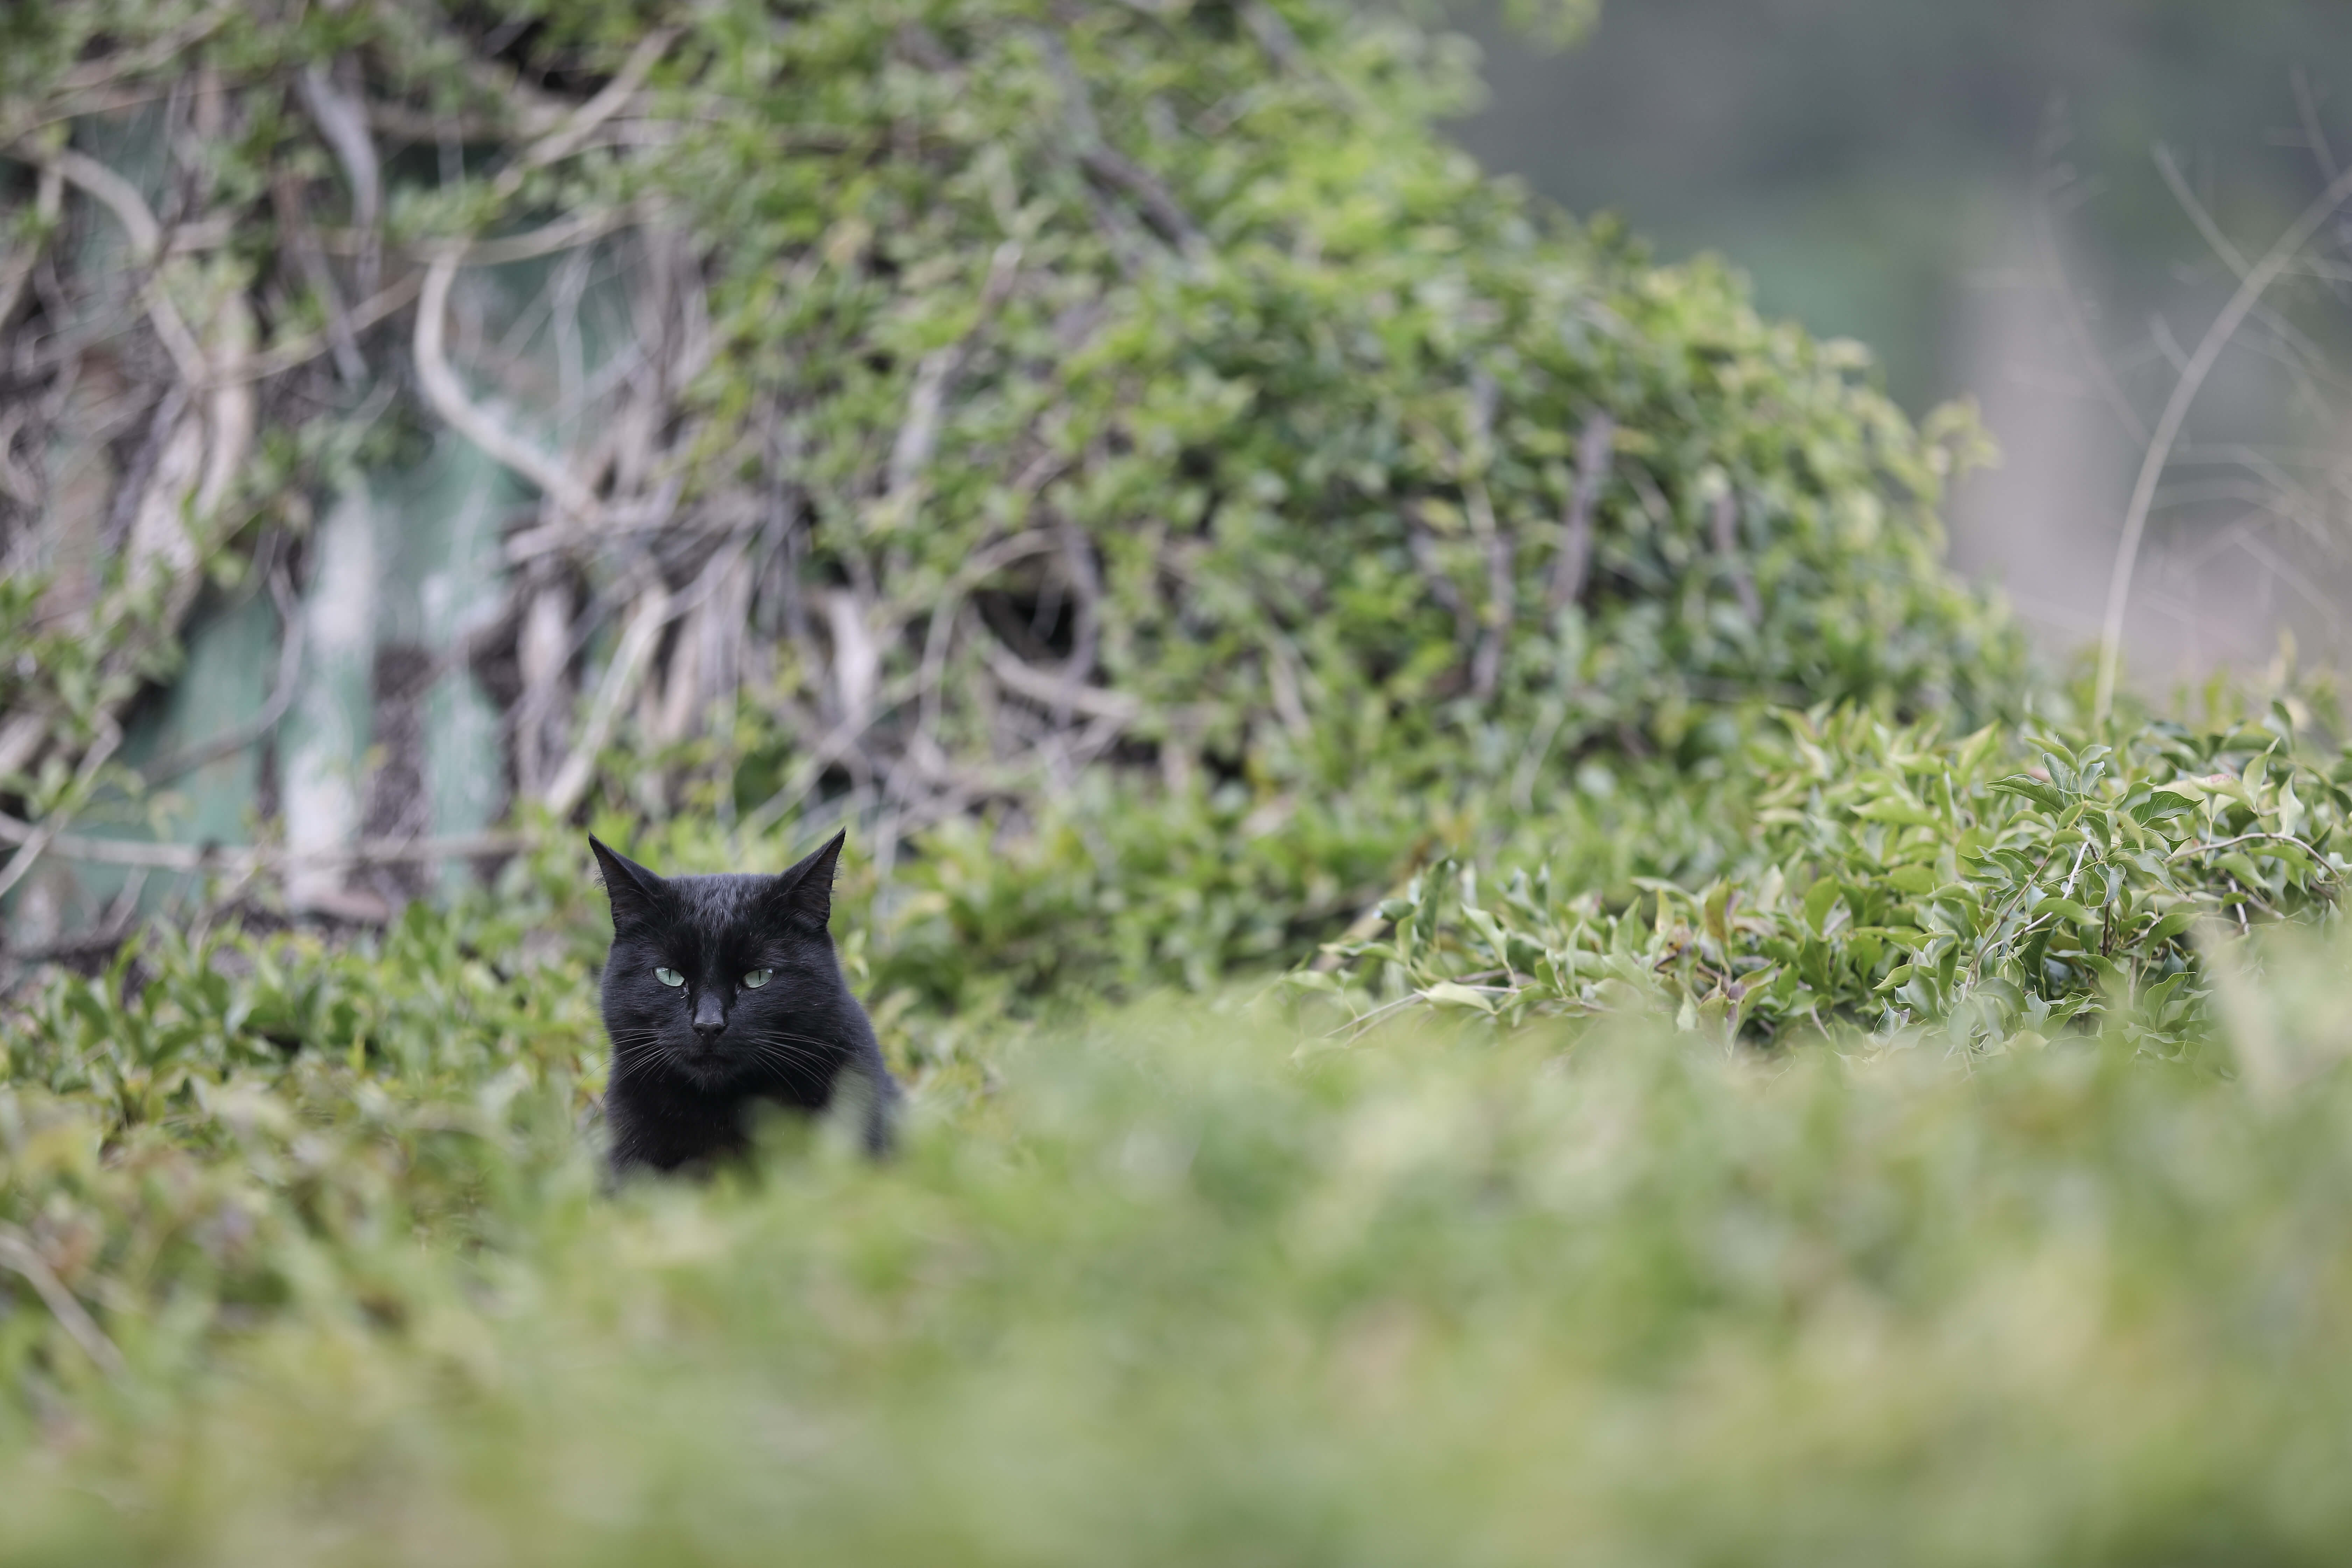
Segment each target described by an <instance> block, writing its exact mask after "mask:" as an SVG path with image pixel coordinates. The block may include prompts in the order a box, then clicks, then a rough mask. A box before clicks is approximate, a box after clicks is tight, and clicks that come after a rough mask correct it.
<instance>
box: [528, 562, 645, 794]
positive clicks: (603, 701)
mask: <svg viewBox="0 0 2352 1568" xmlns="http://www.w3.org/2000/svg"><path fill="white" fill-rule="evenodd" d="M669 618H670V596H669V593H668V591H667V589H665V588H663V587H662V586H661V585H660V584H655V585H654V586H653V587H651V588H648V589H647V590H646V592H645V593H644V595H641V596H640V597H639V598H638V600H637V608H636V612H635V614H634V615H632V616H630V617H629V624H628V626H626V627H625V628H624V629H623V631H622V633H621V646H620V647H618V648H616V649H614V653H613V662H612V663H610V664H608V665H606V666H605V667H604V678H603V679H601V680H599V681H598V682H597V684H596V696H595V700H593V702H592V703H591V704H590V706H589V709H588V721H587V723H586V724H585V725H584V726H583V728H582V730H581V732H580V740H579V743H578V744H576V745H574V746H573V747H572V754H571V755H570V756H568V757H566V758H564V759H563V765H562V767H560V768H558V769H556V770H555V779H554V782H553V783H551V784H549V785H548V786H547V795H546V796H545V797H544V804H545V805H546V806H547V809H548V810H549V811H550V812H551V813H552V814H553V815H554V816H558V817H562V816H569V815H570V814H571V811H572V807H573V806H575V805H579V804H580V797H581V796H582V795H586V794H587V793H588V784H589V778H590V775H591V774H592V773H593V770H594V768H595V766H596V756H597V753H598V752H602V751H603V750H604V742H606V741H607V740H608V739H610V738H611V736H612V733H613V725H614V722H615V721H617V720H618V719H619V718H620V716H621V710H622V709H623V708H624V707H625V706H626V705H627V703H628V700H629V699H630V697H631V696H633V695H634V694H635V691H636V688H637V682H638V680H639V679H640V678H641V677H643V675H644V674H645V668H646V661H647V660H649V659H650V658H652V657H653V652H654V645H655V644H656V642H657V641H659V640H660V637H661V630H662V627H663V626H667V625H668V624H669Z"/></svg>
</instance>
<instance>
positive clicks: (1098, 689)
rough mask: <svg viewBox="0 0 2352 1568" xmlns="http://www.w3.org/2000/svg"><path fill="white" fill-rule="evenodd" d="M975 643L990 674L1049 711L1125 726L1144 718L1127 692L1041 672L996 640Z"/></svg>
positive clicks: (1048, 672) (1134, 699) (1140, 705)
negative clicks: (1073, 714)
mask: <svg viewBox="0 0 2352 1568" xmlns="http://www.w3.org/2000/svg"><path fill="white" fill-rule="evenodd" d="M975 640H977V641H978V643H979V644H980V657H981V658H982V661H983V662H985V663H986V664H987V666H988V668H989V673H991V674H992V675H993V676H995V677H996V679H999V680H1001V681H1003V683H1004V684H1005V686H1006V687H1008V688H1010V689H1012V690H1013V691H1014V692H1015V693H1017V694H1018V695H1020V696H1023V697H1025V698H1027V699H1029V700H1030V701H1032V702H1035V703H1038V704H1039V705H1041V706H1043V707H1045V708H1048V709H1055V708H1061V709H1067V710H1071V711H1073V712H1078V713H1086V714H1090V715H1092V716H1093V717H1095V718H1097V719H1109V720H1112V721H1116V722H1118V723H1121V724H1131V723H1133V722H1134V721H1136V720H1137V719H1139V718H1140V717H1142V715H1143V704H1142V702H1141V701H1139V700H1137V699H1136V698H1134V697H1131V696H1129V694H1128V693H1126V692H1124V691H1114V690H1111V689H1109V688H1108V687H1102V686H1086V685H1082V684H1080V683H1079V682H1077V681H1075V680H1072V679H1069V678H1068V677H1066V676H1061V675H1055V674H1054V673H1052V672H1051V671H1049V670H1043V669H1039V668H1037V667H1036V666H1034V665H1033V664H1027V663H1024V662H1023V661H1022V660H1021V659H1019V658H1015V657H1013V652H1012V650H1011V649H1009V648H1007V647H1004V645H1003V644H1002V643H1000V642H998V641H997V640H996V639H995V638H994V637H988V636H985V635H982V637H979V638H977V639H975Z"/></svg>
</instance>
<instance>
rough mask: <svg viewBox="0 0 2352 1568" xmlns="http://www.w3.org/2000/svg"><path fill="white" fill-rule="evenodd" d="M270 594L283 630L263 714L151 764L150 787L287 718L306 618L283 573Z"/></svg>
mask: <svg viewBox="0 0 2352 1568" xmlns="http://www.w3.org/2000/svg"><path fill="white" fill-rule="evenodd" d="M269 594H270V597H271V598H272V599H274V600H276V601H277V605H278V626H279V628H280V630H279V633H278V636H279V638H280V641H279V645H278V681H277V684H276V686H275V687H274V688H273V689H271V691H270V693H269V700H268V702H266V703H264V704H263V705H262V710H261V711H260V712H259V713H257V714H256V715H255V716H254V717H253V718H251V719H249V720H247V721H246V722H245V723H242V724H239V725H237V726H236V727H235V728H233V729H231V730H229V731H226V732H225V733H223V734H219V735H215V736H214V737H213V738H212V739H211V740H209V741H205V742H202V743H200V744H198V745H194V746H191V747H188V748H186V749H185V750H183V751H180V752H174V753H173V754H172V755H171V756H168V757H165V758H164V759H163V761H162V762H160V763H150V764H149V765H148V766H147V767H146V768H144V769H142V774H143V776H144V777H145V779H146V781H147V783H148V784H149V786H150V787H152V786H153V785H156V784H162V783H163V782H164V781H165V780H167V779H175V778H178V777H179V776H180V775H181V774H182V773H194V771H195V770H196V769H198V768H201V767H204V766H205V765H207V764H208V763H216V762H218V761H219V760H220V759H221V758H223V757H226V756H232V755H234V754H236V752H241V751H243V750H245V749H246V748H247V746H250V745H252V744H253V743H254V742H256V741H258V740H260V739H261V738H262V737H263V736H264V735H267V734H268V733H269V731H272V730H275V729H276V728H278V721H280V720H282V719H284V718H285V717H286V710H287V709H288V708H289V707H291V706H292V705H293V702H294V691H295V689H296V687H297V686H299V684H300V682H301V678H302V617H301V616H299V615H298V614H296V613H295V606H294V602H293V600H294V590H293V585H292V584H289V582H287V580H286V574H285V572H284V571H283V570H282V569H281V570H279V571H277V572H273V573H271V574H270V576H269Z"/></svg>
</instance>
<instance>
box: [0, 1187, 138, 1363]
mask: <svg viewBox="0 0 2352 1568" xmlns="http://www.w3.org/2000/svg"><path fill="white" fill-rule="evenodd" d="M0 1268H5V1269H7V1270H8V1271H9V1272H10V1273H12V1274H16V1275H18V1276H21V1277H22V1278H23V1279H24V1280H25V1282H26V1284H28V1285H30V1286H32V1288H33V1294H35V1295H36V1296H38V1297H39V1298H40V1299H41V1304H42V1305H43V1306H45V1307H47V1308H48V1310H49V1316H51V1317H53V1318H55V1319H56V1320H57V1321H58V1327H59V1328H61V1329H63V1330H64V1331H66V1335H67V1337H68V1338H69V1339H71V1340H72V1341H73V1342H74V1343H76V1344H78V1345H79V1346H80V1347H81V1348H82V1353H83V1354H85V1355H87V1356H89V1359H90V1360H92V1361H94V1362H96V1363H98V1368H99V1370H100V1372H103V1373H106V1375H107V1376H109V1377H121V1375H122V1373H123V1372H124V1370H125V1369H124V1366H123V1361H122V1352H121V1351H119V1350H117V1349H115V1347H114V1342H113V1341H112V1340H110V1339H108V1338H107V1337H106V1333H105V1331H103V1330H101V1329H100V1327H99V1326H98V1322H97V1321H96V1320H95V1319H93V1318H92V1317H91V1316H90V1315H89V1312H88V1311H87V1310H84V1309H83V1307H82V1304H81V1303H80V1302H79V1301H77V1300H74V1293H73V1292H72V1291H70V1290H68V1289H66V1288H65V1286H64V1284H63V1283H62V1282H60V1281H59V1280H58V1277H57V1275H56V1274H55V1273H53V1272H52V1271H51V1270H50V1268H49V1265H48V1260H47V1258H43V1257H42V1256H41V1253H40V1249H39V1248H38V1247H35V1246H34V1245H33V1241H32V1237H28V1236H26V1234H25V1233H24V1232H23V1231H21V1230H19V1229H17V1228H16V1226H13V1225H0Z"/></svg>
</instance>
